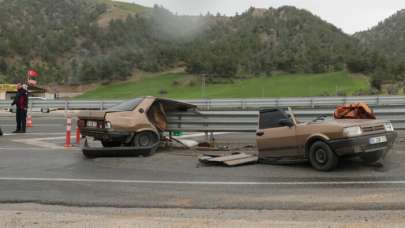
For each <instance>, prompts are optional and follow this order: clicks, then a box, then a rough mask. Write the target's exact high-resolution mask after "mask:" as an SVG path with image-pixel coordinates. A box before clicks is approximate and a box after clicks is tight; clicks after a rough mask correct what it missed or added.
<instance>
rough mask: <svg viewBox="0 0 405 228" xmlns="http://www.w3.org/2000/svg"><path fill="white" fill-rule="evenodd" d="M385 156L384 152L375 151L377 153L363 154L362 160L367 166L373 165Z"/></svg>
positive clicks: (361, 155)
mask: <svg viewBox="0 0 405 228" xmlns="http://www.w3.org/2000/svg"><path fill="white" fill-rule="evenodd" d="M383 155H384V151H383V150H379V151H375V152H370V153H362V154H360V159H361V160H362V161H363V162H364V163H367V164H373V163H376V162H377V161H378V160H380V159H381V158H382V156H383Z"/></svg>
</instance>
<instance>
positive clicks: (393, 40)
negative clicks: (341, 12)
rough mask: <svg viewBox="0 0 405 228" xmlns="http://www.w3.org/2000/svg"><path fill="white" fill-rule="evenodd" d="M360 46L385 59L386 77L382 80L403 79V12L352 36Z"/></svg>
mask: <svg viewBox="0 0 405 228" xmlns="http://www.w3.org/2000/svg"><path fill="white" fill-rule="evenodd" d="M354 37H356V38H357V39H358V40H359V41H360V42H361V44H363V45H365V46H366V47H368V48H370V49H374V50H376V51H378V52H380V53H382V54H384V55H385V56H386V57H387V59H388V60H387V62H386V63H384V64H385V65H386V68H387V69H388V75H387V74H384V78H382V79H387V78H389V79H398V80H403V79H405V73H404V72H405V10H400V11H398V12H397V13H396V14H394V15H392V16H391V17H389V18H387V19H386V20H384V21H383V22H380V23H379V24H378V25H377V26H375V27H373V28H371V29H369V30H367V31H364V32H359V33H356V34H354Z"/></svg>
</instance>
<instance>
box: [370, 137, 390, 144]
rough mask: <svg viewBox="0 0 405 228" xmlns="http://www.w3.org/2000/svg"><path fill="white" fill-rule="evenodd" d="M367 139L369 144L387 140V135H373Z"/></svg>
mask: <svg viewBox="0 0 405 228" xmlns="http://www.w3.org/2000/svg"><path fill="white" fill-rule="evenodd" d="M368 141H369V143H370V144H378V143H385V142H387V137H386V136H380V137H373V138H370V139H369V140H368Z"/></svg>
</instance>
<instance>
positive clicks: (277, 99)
mask: <svg viewBox="0 0 405 228" xmlns="http://www.w3.org/2000/svg"><path fill="white" fill-rule="evenodd" d="M279 106H280V98H276V107H279Z"/></svg>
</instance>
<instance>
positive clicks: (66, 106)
mask: <svg viewBox="0 0 405 228" xmlns="http://www.w3.org/2000/svg"><path fill="white" fill-rule="evenodd" d="M68 108H69V107H68V101H67V100H65V112H67V110H68Z"/></svg>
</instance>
